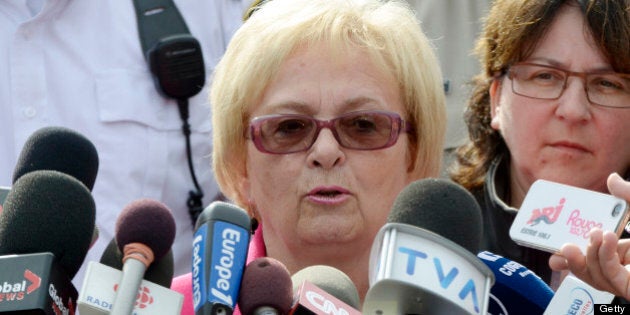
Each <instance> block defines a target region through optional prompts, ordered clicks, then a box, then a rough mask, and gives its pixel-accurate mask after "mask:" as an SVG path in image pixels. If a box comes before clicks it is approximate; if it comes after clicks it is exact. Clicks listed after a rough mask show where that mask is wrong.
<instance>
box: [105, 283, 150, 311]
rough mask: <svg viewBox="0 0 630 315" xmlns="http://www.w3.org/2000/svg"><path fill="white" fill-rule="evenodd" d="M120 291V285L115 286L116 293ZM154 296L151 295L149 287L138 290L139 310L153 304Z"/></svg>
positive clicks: (137, 301)
mask: <svg viewBox="0 0 630 315" xmlns="http://www.w3.org/2000/svg"><path fill="white" fill-rule="evenodd" d="M117 290H118V284H115V285H114V292H116V291H117ZM153 301H154V300H153V296H152V295H151V290H150V289H149V287H147V286H141V287H140V289H139V290H138V295H136V306H135V308H137V309H145V308H147V307H148V306H149V305H151V304H153Z"/></svg>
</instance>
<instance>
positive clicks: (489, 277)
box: [363, 178, 494, 314]
mask: <svg viewBox="0 0 630 315" xmlns="http://www.w3.org/2000/svg"><path fill="white" fill-rule="evenodd" d="M481 234H482V225H481V210H480V208H479V205H478V204H477V202H476V200H475V198H474V197H473V196H472V195H471V194H470V193H469V192H468V191H467V190H466V189H464V188H463V187H461V186H459V185H457V184H455V183H454V182H452V181H448V180H444V179H435V178H432V179H423V180H419V181H415V182H413V183H411V184H410V185H408V186H407V187H405V188H404V189H403V190H402V191H401V192H400V194H399V195H398V196H397V197H396V200H395V201H394V204H393V206H392V211H391V212H390V214H389V217H388V223H386V224H385V225H384V226H383V227H382V228H381V230H380V231H379V233H378V234H377V236H376V238H375V240H374V243H373V245H372V251H371V253H370V272H369V280H370V288H369V290H368V292H367V294H366V297H365V302H364V304H363V313H364V314H484V313H485V312H486V310H487V305H488V300H489V291H490V287H491V286H492V284H493V283H494V274H493V273H492V271H491V270H490V269H489V268H488V267H487V266H486V265H485V264H484V263H482V262H481V261H480V260H479V259H478V258H477V256H476V253H477V251H478V250H479V243H480V236H481Z"/></svg>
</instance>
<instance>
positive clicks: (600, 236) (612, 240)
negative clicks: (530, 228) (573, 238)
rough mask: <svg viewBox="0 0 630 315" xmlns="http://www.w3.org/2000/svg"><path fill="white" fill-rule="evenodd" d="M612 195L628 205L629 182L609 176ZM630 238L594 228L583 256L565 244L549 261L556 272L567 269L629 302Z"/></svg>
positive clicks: (576, 249) (629, 196)
mask: <svg viewBox="0 0 630 315" xmlns="http://www.w3.org/2000/svg"><path fill="white" fill-rule="evenodd" d="M607 184H608V190H609V191H610V193H611V194H613V195H615V196H617V197H619V198H623V199H625V200H627V201H629V202H630V182H627V181H624V180H623V179H622V178H621V177H620V176H619V175H617V174H616V173H615V174H611V175H610V176H609V177H608V181H607ZM628 264H630V239H622V240H619V239H618V237H617V235H615V234H614V233H613V232H610V231H605V232H603V231H602V230H601V229H598V228H595V229H593V230H591V232H590V242H589V244H588V246H587V248H586V255H583V254H582V252H581V251H580V249H579V247H578V246H577V245H575V244H565V245H564V246H563V247H562V248H561V249H560V252H559V253H556V254H554V255H552V256H551V258H549V266H550V267H551V269H553V270H556V271H562V270H569V271H571V272H572V273H573V274H574V275H575V276H576V277H578V278H580V279H581V280H582V281H584V282H586V283H588V284H590V285H591V286H593V287H594V288H596V289H598V290H603V291H608V292H611V293H613V294H615V295H618V296H621V297H623V298H625V299H630V266H626V265H628Z"/></svg>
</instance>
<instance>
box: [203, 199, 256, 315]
mask: <svg viewBox="0 0 630 315" xmlns="http://www.w3.org/2000/svg"><path fill="white" fill-rule="evenodd" d="M250 234H251V219H250V217H249V215H247V212H245V210H243V209H241V208H239V207H237V206H235V205H233V204H230V203H227V202H222V201H215V202H213V203H211V204H210V205H209V206H208V207H206V208H205V209H204V210H203V211H202V212H201V214H200V215H199V218H198V219H197V222H196V224H195V235H194V236H193V255H192V286H193V287H192V296H193V306H194V308H195V315H208V314H222V315H231V314H232V313H233V312H234V307H235V306H236V302H237V301H238V295H239V291H240V286H241V279H242V277H243V270H244V269H245V262H246V261H247V251H248V248H249V239H250Z"/></svg>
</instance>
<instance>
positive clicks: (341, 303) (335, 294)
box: [289, 265, 361, 315]
mask: <svg viewBox="0 0 630 315" xmlns="http://www.w3.org/2000/svg"><path fill="white" fill-rule="evenodd" d="M291 281H292V282H293V292H294V293H295V298H294V300H295V302H294V305H293V308H292V309H291V312H290V313H289V314H291V315H315V314H317V315H328V314H346V315H360V314H361V312H359V311H358V309H359V307H360V304H361V302H360V298H359V293H358V292H357V288H356V287H355V286H354V283H352V280H350V277H348V276H347V275H346V274H345V273H343V272H342V271H341V270H339V269H337V268H334V267H331V266H326V265H313V266H309V267H306V268H304V269H302V270H300V271H298V272H296V273H295V274H294V275H293V276H292V277H291Z"/></svg>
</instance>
